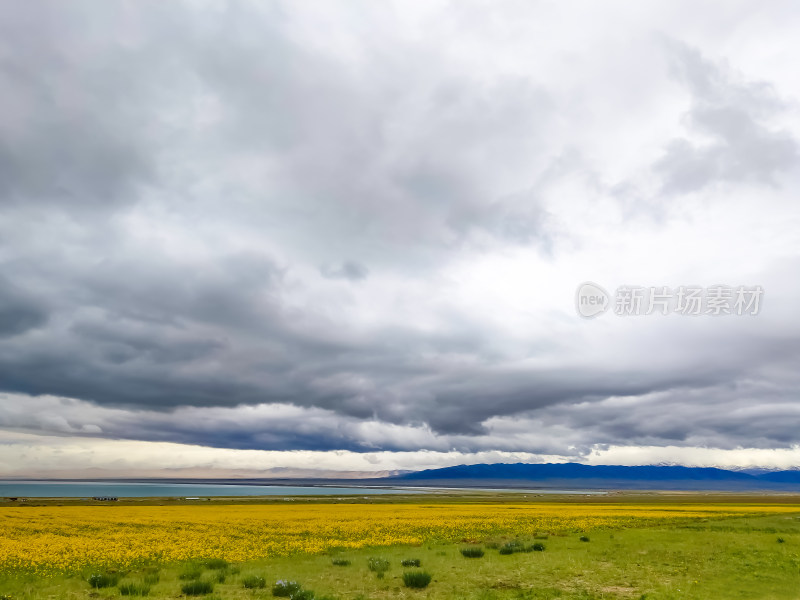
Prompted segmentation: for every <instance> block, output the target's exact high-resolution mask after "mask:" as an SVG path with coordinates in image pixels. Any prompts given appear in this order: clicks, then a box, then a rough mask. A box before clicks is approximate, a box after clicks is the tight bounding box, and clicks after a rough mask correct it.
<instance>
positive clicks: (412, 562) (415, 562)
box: [400, 558, 422, 567]
mask: <svg viewBox="0 0 800 600" xmlns="http://www.w3.org/2000/svg"><path fill="white" fill-rule="evenodd" d="M400 564H401V565H403V566H404V567H418V566H420V564H422V563H421V562H420V560H419V559H418V558H406V559H404V560H401V561H400Z"/></svg>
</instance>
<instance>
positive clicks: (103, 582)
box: [87, 573, 119, 588]
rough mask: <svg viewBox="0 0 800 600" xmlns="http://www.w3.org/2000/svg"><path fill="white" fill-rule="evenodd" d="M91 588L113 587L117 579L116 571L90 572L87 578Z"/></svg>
mask: <svg viewBox="0 0 800 600" xmlns="http://www.w3.org/2000/svg"><path fill="white" fill-rule="evenodd" d="M87 581H88V582H89V585H90V586H92V587H93V588H107V587H114V586H115V585H117V582H118V581H119V575H117V574H116V573H92V574H91V575H89V579H88V580H87Z"/></svg>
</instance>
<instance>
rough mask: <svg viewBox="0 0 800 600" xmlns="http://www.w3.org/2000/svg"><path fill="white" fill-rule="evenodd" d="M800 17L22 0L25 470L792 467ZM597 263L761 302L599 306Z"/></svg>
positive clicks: (623, 7)
mask: <svg viewBox="0 0 800 600" xmlns="http://www.w3.org/2000/svg"><path fill="white" fill-rule="evenodd" d="M798 30H800V11H798V10H797V7H796V5H795V4H794V3H792V2H788V1H787V2H771V3H767V4H763V3H761V4H759V3H753V2H733V1H731V2H725V3H711V2H709V3H697V2H675V1H672V0H670V1H665V2H660V3H659V2H647V3H640V2H624V3H623V2H603V3H598V2H588V1H587V2H555V1H553V2H535V1H519V2H517V1H514V0H508V1H502V2H486V3H483V2H473V1H469V0H464V1H453V2H440V1H435V2H434V1H429V0H425V1H419V2H408V1H406V0H403V1H400V0H398V1H397V2H373V1H366V0H365V1H348V2H334V1H328V0H326V1H324V2H323V1H319V2H312V1H299V2H298V1H291V2H289V1H287V2H257V3H256V2H254V3H252V4H250V3H247V2H200V1H198V2H177V1H176V2H158V1H137V2H123V1H115V0H97V1H85V2H80V1H79V2H59V1H56V0H53V1H52V2H41V1H39V0H29V1H26V2H4V3H0V476H2V475H37V474H49V475H53V474H70V475H71V474H76V473H81V472H84V471H86V470H91V472H95V473H103V472H108V473H113V474H117V475H121V474H125V473H131V474H141V473H192V474H197V473H209V474H225V473H248V474H252V473H257V472H259V470H261V469H275V468H289V469H293V470H297V469H299V470H302V469H318V470H319V469H322V470H353V471H359V472H363V471H380V472H382V471H387V470H393V469H414V468H428V467H433V466H444V465H450V464H459V463H467V462H517V461H532V462H537V461H566V460H575V461H586V462H589V463H616V464H641V463H651V462H674V463H680V464H692V465H694V464H703V465H721V466H756V465H757V466H766V467H776V468H777V467H780V468H789V467H792V466H795V467H798V466H800V427H798V424H800V369H799V368H798V367H799V366H800V315H798V311H800V277H799V275H800V168H799V167H800V141H798V137H799V136H800V71H798V69H797V56H798V54H800V42H798V38H797V31H798ZM585 281H593V282H596V283H598V284H599V285H601V286H603V287H604V288H605V289H606V290H609V292H611V293H612V294H613V292H614V290H616V288H618V287H620V286H623V285H640V286H645V287H649V286H658V287H662V286H668V287H670V288H672V289H675V288H678V287H679V286H691V285H694V286H700V287H705V288H708V287H711V286H714V285H718V284H723V285H729V286H739V285H746V286H761V287H762V289H763V290H764V293H763V296H762V297H761V304H760V307H759V312H758V314H756V315H745V316H737V315H728V316H721V317H714V316H708V315H700V316H685V315H679V314H668V315H666V316H663V315H656V314H653V315H647V316H638V317H635V316H618V315H616V314H614V313H613V309H612V310H610V311H609V312H607V313H606V314H603V315H600V316H599V317H597V318H595V319H584V318H581V317H580V316H578V314H577V312H576V307H575V294H576V289H577V288H578V286H579V284H581V283H583V282H585ZM162 468H163V469H166V470H165V471H159V469H162ZM86 472H89V471H86Z"/></svg>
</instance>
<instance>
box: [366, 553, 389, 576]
mask: <svg viewBox="0 0 800 600" xmlns="http://www.w3.org/2000/svg"><path fill="white" fill-rule="evenodd" d="M367 567H369V570H370V571H372V572H373V573H375V574H376V575H377V576H378V579H383V576H384V574H385V573H386V571H388V570H389V561H388V560H386V559H385V558H381V557H379V556H371V557H370V558H369V560H367Z"/></svg>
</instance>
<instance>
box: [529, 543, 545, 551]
mask: <svg viewBox="0 0 800 600" xmlns="http://www.w3.org/2000/svg"><path fill="white" fill-rule="evenodd" d="M530 549H531V550H533V551H534V552H544V544H542V543H541V542H536V543H535V544H533V545H532V546H530Z"/></svg>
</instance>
